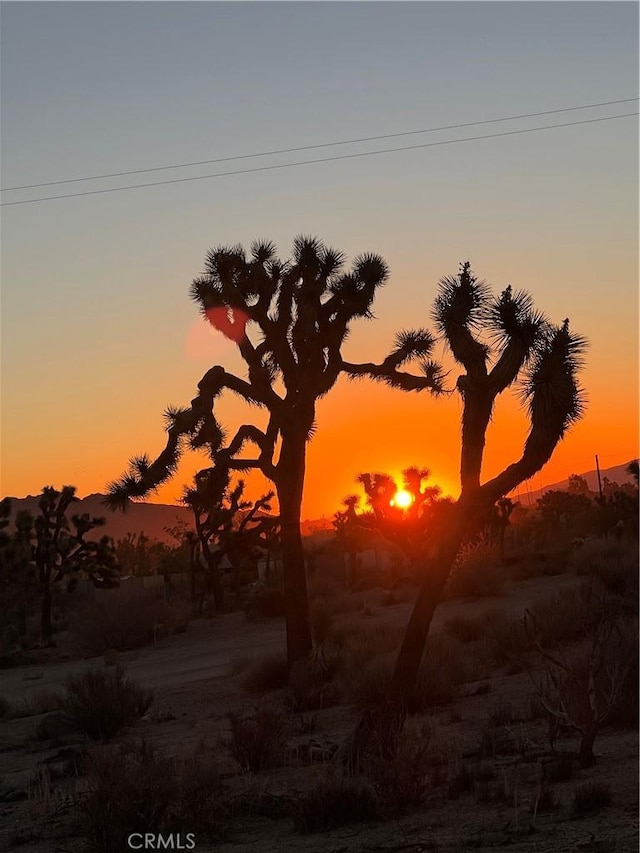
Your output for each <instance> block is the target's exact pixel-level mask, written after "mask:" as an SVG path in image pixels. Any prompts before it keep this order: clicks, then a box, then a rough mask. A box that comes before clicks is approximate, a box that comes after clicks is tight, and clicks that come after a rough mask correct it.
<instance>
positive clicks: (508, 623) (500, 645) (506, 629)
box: [487, 614, 531, 671]
mask: <svg viewBox="0 0 640 853" xmlns="http://www.w3.org/2000/svg"><path fill="white" fill-rule="evenodd" d="M487 635H488V637H489V647H490V652H491V656H492V657H493V659H494V660H495V661H496V663H515V662H521V661H522V659H523V658H524V657H525V656H526V654H527V653H528V652H530V650H531V638H530V637H529V636H528V635H527V631H526V628H525V625H524V622H523V619H522V617H521V616H507V615H504V614H501V615H499V616H495V617H492V618H491V619H488V620H487ZM518 671H519V670H518Z"/></svg>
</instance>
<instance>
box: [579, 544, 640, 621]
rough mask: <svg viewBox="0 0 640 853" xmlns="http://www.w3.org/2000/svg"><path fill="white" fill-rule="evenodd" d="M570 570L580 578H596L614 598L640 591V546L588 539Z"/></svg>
mask: <svg viewBox="0 0 640 853" xmlns="http://www.w3.org/2000/svg"><path fill="white" fill-rule="evenodd" d="M570 563H571V567H572V568H573V570H574V571H575V572H576V573H577V574H578V575H586V576H587V577H590V578H596V579H597V580H598V581H600V583H602V585H603V586H604V587H605V589H607V591H608V592H610V593H613V594H615V595H625V593H628V592H629V593H631V596H630V598H632V599H633V600H634V601H635V603H636V612H637V592H638V545H637V542H625V541H619V540H612V539H595V538H594V539H589V540H588V541H586V542H585V543H584V544H583V545H582V546H581V547H580V548H578V549H577V550H576V551H574V553H573V554H572V555H571V560H570Z"/></svg>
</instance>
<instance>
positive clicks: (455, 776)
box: [447, 761, 496, 800]
mask: <svg viewBox="0 0 640 853" xmlns="http://www.w3.org/2000/svg"><path fill="white" fill-rule="evenodd" d="M495 779H496V771H495V769H494V767H493V766H492V765H491V764H490V763H489V762H486V761H462V762H456V763H455V764H454V766H453V768H452V770H451V772H450V775H449V779H448V785H447V796H448V797H449V799H452V800H457V799H458V797H460V796H461V795H462V794H467V793H470V792H471V791H473V790H474V788H476V787H477V786H479V785H480V786H482V785H486V784H487V783H489V782H494V781H495Z"/></svg>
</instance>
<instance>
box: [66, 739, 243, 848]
mask: <svg viewBox="0 0 640 853" xmlns="http://www.w3.org/2000/svg"><path fill="white" fill-rule="evenodd" d="M86 771H87V773H88V777H87V779H86V780H84V781H82V782H81V783H80V786H79V792H78V793H79V796H78V800H77V803H78V807H79V812H80V830H81V833H82V835H83V837H84V840H85V843H86V847H87V849H88V850H90V851H92V853H113V851H116V850H126V849H127V837H128V836H129V835H130V834H131V833H132V832H141V833H143V834H144V833H145V832H154V833H158V832H163V833H168V832H172V831H173V832H180V831H182V832H184V830H185V827H187V826H188V828H189V830H190V831H196V832H197V831H207V830H208V831H211V830H218V829H219V828H220V827H221V826H222V825H223V824H224V823H225V821H226V820H227V818H228V816H229V813H230V811H231V809H230V807H229V799H228V797H227V796H226V792H225V790H224V788H223V785H222V782H221V780H220V775H219V773H218V772H217V770H216V768H215V767H214V766H213V765H212V764H211V762H209V761H207V760H201V759H198V758H197V757H188V758H186V759H181V760H178V759H166V758H162V757H159V756H158V755H157V754H156V753H155V752H154V751H153V749H151V748H150V746H149V745H148V744H147V743H145V742H144V741H142V742H140V743H139V744H136V745H133V746H129V745H121V746H118V747H111V746H108V747H106V746H105V747H101V748H100V749H98V750H94V751H93V752H92V755H91V756H90V759H89V761H88V763H87V766H86Z"/></svg>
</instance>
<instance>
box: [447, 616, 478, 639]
mask: <svg viewBox="0 0 640 853" xmlns="http://www.w3.org/2000/svg"><path fill="white" fill-rule="evenodd" d="M444 630H445V631H446V633H447V634H450V635H451V636H452V637H455V638H456V640H460V642H461V643H473V642H475V641H476V640H479V639H481V638H482V637H485V636H486V634H487V617H486V616H483V617H480V618H478V617H475V618H474V617H468V616H452V617H451V618H450V619H447V621H446V622H445V623H444Z"/></svg>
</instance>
